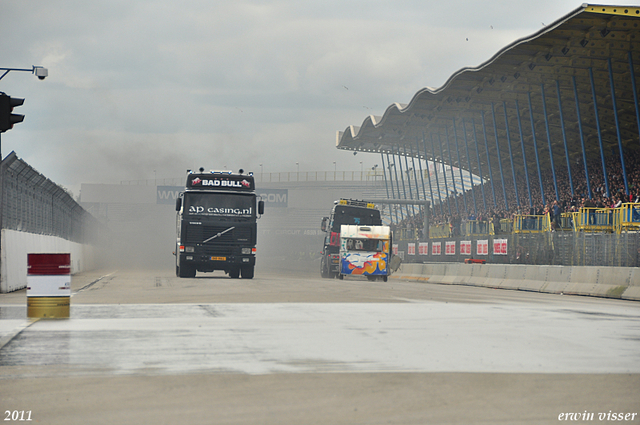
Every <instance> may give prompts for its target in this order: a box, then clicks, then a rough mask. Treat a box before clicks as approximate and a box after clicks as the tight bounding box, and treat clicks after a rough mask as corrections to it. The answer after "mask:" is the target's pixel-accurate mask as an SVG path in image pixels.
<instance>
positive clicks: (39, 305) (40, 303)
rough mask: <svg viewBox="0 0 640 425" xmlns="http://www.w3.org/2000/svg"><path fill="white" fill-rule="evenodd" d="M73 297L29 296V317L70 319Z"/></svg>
mask: <svg viewBox="0 0 640 425" xmlns="http://www.w3.org/2000/svg"><path fill="white" fill-rule="evenodd" d="M70 305H71V297H27V317H31V318H47V319H68V318H69V310H70Z"/></svg>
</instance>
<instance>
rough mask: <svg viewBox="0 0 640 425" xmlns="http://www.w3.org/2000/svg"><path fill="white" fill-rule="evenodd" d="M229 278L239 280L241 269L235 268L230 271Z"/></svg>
mask: <svg viewBox="0 0 640 425" xmlns="http://www.w3.org/2000/svg"><path fill="white" fill-rule="evenodd" d="M229 277H230V278H231V279H237V278H239V277H240V267H234V268H232V269H230V270H229Z"/></svg>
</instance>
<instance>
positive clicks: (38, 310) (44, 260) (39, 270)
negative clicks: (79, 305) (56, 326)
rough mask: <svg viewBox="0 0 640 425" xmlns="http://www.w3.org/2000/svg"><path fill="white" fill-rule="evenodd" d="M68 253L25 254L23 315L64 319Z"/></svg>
mask: <svg viewBox="0 0 640 425" xmlns="http://www.w3.org/2000/svg"><path fill="white" fill-rule="evenodd" d="M70 303H71V254H27V317H41V318H68V317H69V307H70Z"/></svg>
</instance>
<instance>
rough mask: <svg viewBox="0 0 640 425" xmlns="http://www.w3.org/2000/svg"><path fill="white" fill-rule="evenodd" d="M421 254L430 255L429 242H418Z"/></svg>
mask: <svg viewBox="0 0 640 425" xmlns="http://www.w3.org/2000/svg"><path fill="white" fill-rule="evenodd" d="M418 254H419V255H429V242H420V243H419V244H418Z"/></svg>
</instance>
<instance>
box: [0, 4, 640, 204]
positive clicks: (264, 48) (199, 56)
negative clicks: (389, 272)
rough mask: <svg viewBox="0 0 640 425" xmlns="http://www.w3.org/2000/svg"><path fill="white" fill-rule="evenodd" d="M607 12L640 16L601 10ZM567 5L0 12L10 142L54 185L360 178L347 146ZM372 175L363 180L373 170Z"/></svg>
mask: <svg viewBox="0 0 640 425" xmlns="http://www.w3.org/2000/svg"><path fill="white" fill-rule="evenodd" d="M597 4H621V5H624V4H627V5H633V4H637V1H624V0H620V1H617V2H610V1H606V0H604V1H599V2H598V3H597ZM580 5H581V3H580V2H579V1H568V0H534V1H531V0H527V1H525V0H498V1H494V0H491V1H487V2H478V1H469V0H446V1H443V0H417V1H414V0H379V1H374V0H370V1H365V0H354V1H351V0H342V1H336V0H317V1H304V0H279V1H247V0H231V1H226V0H218V1H216V0H208V1H204V0H193V1H190V0H186V1H185V0H181V1H170V0H135V1H132V0H108V1H106V0H91V1H86V0H56V1H50V0H46V1H44V0H43V1H40V0H33V1H15V0H0V36H1V37H0V40H1V41H0V52H1V53H2V54H1V55H0V58H1V60H0V67H14V68H31V66H32V65H42V66H44V67H46V68H48V70H49V77H48V78H47V79H46V80H44V81H40V80H38V79H37V78H36V77H35V76H33V75H31V74H30V73H28V72H10V73H9V74H8V75H7V76H5V77H4V78H3V79H2V80H0V91H4V92H6V93H7V94H9V95H11V96H13V97H23V98H25V99H26V100H25V104H24V106H22V107H20V108H18V109H16V111H15V112H16V113H20V114H24V115H25V120H24V122H23V123H21V124H18V125H16V126H15V127H14V129H13V130H10V131H8V132H6V133H3V134H2V155H3V156H6V155H7V154H8V153H9V152H11V151H15V152H16V153H17V155H18V156H19V157H21V158H23V159H24V160H26V161H27V162H28V163H29V164H30V165H31V166H33V167H34V168H36V169H37V170H38V171H40V172H41V173H43V174H44V175H45V176H47V177H48V178H50V179H51V180H53V181H54V182H56V183H58V184H61V185H63V186H65V187H67V188H69V189H71V190H72V191H73V192H74V194H75V195H77V194H78V190H79V188H80V183H119V182H120V181H123V180H125V181H126V180H137V179H153V178H154V176H155V177H157V178H158V179H162V178H174V177H182V176H183V175H184V172H185V170H186V169H187V168H192V169H195V168H198V167H200V166H202V167H205V168H206V169H222V168H224V167H226V168H228V169H234V170H237V169H239V168H244V169H245V170H249V171H254V172H255V173H259V172H260V170H261V167H260V164H263V166H262V170H263V171H264V172H265V173H268V172H281V171H296V169H297V166H296V162H298V163H299V168H300V171H333V170H334V162H336V165H335V167H336V168H337V169H338V170H339V171H341V170H355V171H359V170H360V169H361V168H362V167H364V168H370V167H372V166H373V165H374V164H377V163H379V160H380V159H379V158H380V157H379V156H378V155H374V154H362V153H360V154H358V155H356V156H354V155H353V154H352V153H351V152H346V151H339V150H337V149H336V148H335V143H336V132H337V131H342V130H344V129H345V128H346V127H347V126H349V125H357V126H359V125H360V124H361V123H362V121H363V120H364V119H365V117H366V116H367V115H370V114H373V115H382V114H383V113H384V111H385V110H386V108H387V107H388V106H389V105H390V104H392V103H394V102H400V103H408V102H409V101H410V100H411V98H412V97H413V95H414V94H415V93H416V92H417V91H418V90H420V89H421V88H423V87H425V86H429V87H434V88H436V87H440V86H441V85H442V84H444V82H445V81H446V80H447V79H448V78H449V77H450V76H451V74H453V73H454V72H455V71H457V70H458V69H460V68H462V67H465V66H478V65H479V64H481V63H482V62H484V61H486V60H487V59H489V58H490V57H491V56H493V55H494V54H495V53H496V52H497V51H498V50H500V49H501V48H503V47H504V46H506V45H507V44H509V43H511V42H513V41H514V40H516V39H518V38H521V37H525V36H528V35H531V34H533V33H534V32H536V31H538V30H539V29H541V28H542V27H543V25H548V24H549V23H551V22H553V21H555V20H557V19H559V18H560V17H562V16H564V15H566V14H567V13H569V12H571V11H573V10H574V9H576V8H577V7H579V6H580ZM361 161H362V164H361Z"/></svg>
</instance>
